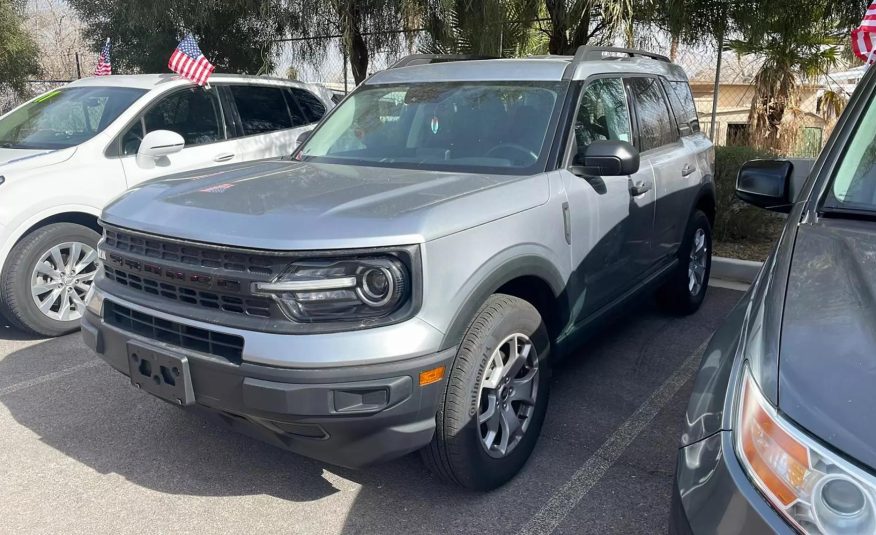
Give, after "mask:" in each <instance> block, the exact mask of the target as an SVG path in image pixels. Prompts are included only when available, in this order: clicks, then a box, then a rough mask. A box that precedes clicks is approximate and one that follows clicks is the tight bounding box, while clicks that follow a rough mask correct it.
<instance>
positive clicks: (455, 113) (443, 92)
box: [297, 82, 566, 174]
mask: <svg viewBox="0 0 876 535" xmlns="http://www.w3.org/2000/svg"><path fill="white" fill-rule="evenodd" d="M565 87H566V84H564V83H563V82H501V83H499V82H466V83H464V84H462V83H418V84H406V85H397V86H382V85H381V86H374V87H368V86H365V87H364V88H362V89H359V90H357V91H356V92H355V93H353V94H352V95H350V97H349V98H347V99H346V100H345V101H344V102H343V103H342V104H341V105H340V107H339V108H338V109H337V110H335V111H334V112H333V113H332V114H331V116H329V117H328V118H327V119H326V121H325V122H324V123H323V124H322V125H321V126H320V127H319V128H318V129H317V130H316V132H315V133H314V134H313V136H311V138H310V139H309V140H308V141H307V142H306V144H305V145H304V147H303V148H302V150H301V151H300V152H299V153H298V155H297V158H298V159H301V160H305V161H316V162H328V163H344V164H351V165H371V166H384V167H398V168H416V169H434V170H450V171H462V172H495V173H505V174H530V173H534V172H536V170H537V169H538V167H540V166H542V165H543V163H544V159H545V158H546V153H547V152H548V151H547V147H546V145H547V143H548V142H549V139H550V136H549V135H548V134H549V132H551V125H552V124H554V121H553V120H552V119H553V117H554V115H555V114H556V112H557V108H559V106H558V105H557V104H558V103H559V102H562V98H563V95H562V92H563V91H564V90H565Z"/></svg>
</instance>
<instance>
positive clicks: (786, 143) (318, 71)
mask: <svg viewBox="0 0 876 535" xmlns="http://www.w3.org/2000/svg"><path fill="white" fill-rule="evenodd" d="M535 26H536V25H535V24H534V25H533V30H532V32H533V36H534V37H533V40H532V42H531V43H530V44H529V46H528V50H520V51H518V54H519V55H531V54H541V53H544V52H546V50H542V49H543V48H545V47H546V41H544V37H543V36H544V33H543V32H541V31H539V30H538V29H537V28H536V27H535ZM393 34H394V36H395V39H394V40H393V39H390V40H389V41H390V45H387V46H385V47H384V48H383V49H380V50H371V51H370V55H369V63H368V70H367V72H368V74H371V73H373V72H377V71H379V70H383V69H385V68H387V67H389V66H390V65H392V64H393V63H394V62H395V61H397V60H398V59H399V58H401V57H403V56H405V55H407V54H412V53H417V52H419V51H420V50H422V48H423V45H424V42H425V39H426V35H425V34H424V33H423V32H422V31H411V32H401V31H399V32H393ZM384 37H385V36H384ZM383 41H384V42H385V41H387V39H383ZM608 44H612V43H608ZM613 44H618V43H613ZM639 46H640V47H642V48H645V49H647V50H650V51H653V52H658V53H661V54H665V55H667V56H669V57H671V58H672V60H673V61H674V62H675V63H677V64H679V65H680V66H681V67H683V68H684V70H685V72H687V74H688V77H689V79H690V85H691V90H692V92H693V97H694V100H695V102H696V106H697V110H698V113H699V119H700V124H701V126H702V129H703V131H704V132H706V133H707V134H708V135H709V136H710V137H711V138H712V140H713V141H714V143H715V145H716V146H756V147H758V148H767V149H768V150H771V151H772V152H774V153H776V154H778V155H781V156H789V157H810V158H814V157H815V156H817V155H818V153H819V151H820V150H821V148H822V147H823V145H824V143H825V142H826V141H827V138H828V137H829V135H830V132H831V131H832V130H833V127H834V125H835V124H836V122H837V119H838V118H839V115H840V114H841V112H842V109H843V108H844V106H845V103H847V102H848V99H849V97H850V96H851V94H852V92H853V91H854V88H855V86H856V85H857V83H858V82H859V81H860V79H861V78H862V77H863V75H864V68H863V67H858V68H848V69H843V68H839V69H836V70H835V71H834V72H825V73H823V74H822V75H820V76H815V77H811V78H805V79H798V80H797V85H796V87H795V88H794V89H793V91H792V94H791V95H789V96H788V98H786V99H779V100H777V99H775V98H774V97H773V98H770V99H766V98H764V97H763V95H762V92H761V91H759V90H758V84H757V81H758V74H759V73H760V71H761V69H762V67H763V64H764V58H762V57H757V56H738V55H736V54H735V53H733V52H728V51H724V52H723V53H721V54H719V53H718V50H719V48H720V47H719V45H718V43H714V44H713V45H702V46H697V47H686V46H673V45H672V42H671V39H669V38H668V36H665V35H660V34H659V33H657V34H654V35H650V36H648V41H647V43H639ZM77 56H78V55H77ZM76 59H77V60H78V59H79V58H78V57H77V58H76ZM275 64H276V69H275V71H274V72H273V73H272V74H273V75H274V76H279V77H284V78H290V79H295V80H300V81H303V82H310V83H317V84H321V85H323V86H325V87H327V88H329V89H331V90H333V91H335V92H338V93H346V92H348V91H351V90H352V89H353V88H354V87H355V85H356V84H355V81H354V77H353V73H352V69H351V67H350V61H349V58H348V57H347V55H346V54H345V52H344V48H343V46H342V43H341V37H340V36H339V35H329V36H321V37H311V38H291V39H282V40H279V49H278V54H277V57H276V62H275ZM77 67H78V68H77ZM89 67H90V66H89ZM85 68H86V66H84V65H83V66H79V65H78V62H77V63H74V64H71V66H70V69H72V72H74V73H77V71H78V74H74V75H73V76H74V77H76V76H78V75H83V74H84V75H87V72H90V71H85ZM65 83H67V82H66V81H64V80H34V81H31V82H29V83H28V84H27V88H26V91H25V92H24V93H23V94H15V93H14V92H12V91H11V90H10V89H9V88H8V87H4V86H3V85H2V84H0V113H5V112H7V111H9V110H10V109H12V108H13V107H15V106H16V105H18V104H20V103H22V102H24V101H25V100H27V99H29V98H32V97H33V96H36V95H38V94H40V93H42V92H45V91H49V90H51V89H55V88H57V87H60V86H62V85H64V84H65Z"/></svg>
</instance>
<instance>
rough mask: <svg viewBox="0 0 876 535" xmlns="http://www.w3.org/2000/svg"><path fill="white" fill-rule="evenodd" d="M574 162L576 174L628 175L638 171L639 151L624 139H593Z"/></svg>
mask: <svg viewBox="0 0 876 535" xmlns="http://www.w3.org/2000/svg"><path fill="white" fill-rule="evenodd" d="M574 163H575V165H573V166H572V167H570V168H569V171H570V172H571V173H572V174H574V175H577V176H628V175H632V174H635V173H638V172H639V165H640V160H639V151H637V150H636V149H635V147H633V146H632V145H630V144H629V143H627V142H626V141H594V142H593V143H591V144H590V145H588V146H587V148H586V149H585V150H584V153H583V154H579V155H578V156H577V157H576V158H575V162H574Z"/></svg>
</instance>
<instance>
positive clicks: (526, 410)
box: [422, 294, 550, 490]
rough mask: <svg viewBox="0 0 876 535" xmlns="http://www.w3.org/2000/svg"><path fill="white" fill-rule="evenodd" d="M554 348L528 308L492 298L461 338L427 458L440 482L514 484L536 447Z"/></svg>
mask: <svg viewBox="0 0 876 535" xmlns="http://www.w3.org/2000/svg"><path fill="white" fill-rule="evenodd" d="M549 349H550V341H549V338H548V334H547V330H546V328H545V325H544V323H543V322H542V318H541V315H540V314H539V313H538V311H537V310H536V309H535V307H533V306H532V305H531V304H530V303H528V302H526V301H524V300H522V299H519V298H517V297H512V296H508V295H501V294H496V295H493V296H491V297H490V298H489V299H488V300H487V302H486V304H485V305H484V306H483V307H482V308H481V310H480V312H479V314H478V316H477V317H476V318H475V320H474V321H473V322H472V324H471V326H470V327H469V330H468V332H467V333H466V335H465V337H464V338H463V341H462V343H461V344H460V346H459V350H458V352H457V355H456V359H455V360H454V362H453V366H452V368H451V370H450V374H449V377H448V380H447V387H446V390H445V393H444V396H443V397H442V400H441V405H440V407H439V410H438V415H437V419H436V430H435V437H434V438H433V439H432V443H431V444H430V445H429V446H427V447H426V448H425V449H424V450H423V452H422V456H423V460H424V461H425V463H426V465H427V466H428V467H429V468H430V470H432V472H434V473H435V474H437V475H438V476H439V477H441V478H443V479H445V480H447V481H450V482H453V483H456V484H458V485H461V486H463V487H467V488H470V489H476V490H490V489H494V488H496V487H499V486H501V485H503V484H504V483H506V482H508V481H509V480H510V479H511V478H513V477H514V476H515V475H516V474H517V472H519V471H520V469H521V468H522V467H523V465H524V464H525V463H526V461H527V459H529V456H530V454H531V453H532V450H533V449H534V448H535V444H536V442H537V441H538V436H539V433H540V432H541V425H542V422H543V421H544V416H545V411H546V410H547V404H548V386H549V383H548V376H549V370H548V362H547V356H548V352H549Z"/></svg>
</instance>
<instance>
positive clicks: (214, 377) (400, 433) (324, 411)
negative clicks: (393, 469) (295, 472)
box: [82, 311, 455, 468]
mask: <svg viewBox="0 0 876 535" xmlns="http://www.w3.org/2000/svg"><path fill="white" fill-rule="evenodd" d="M82 334H83V338H84V340H85V342H86V344H87V345H88V346H90V347H91V348H92V349H93V350H94V351H96V352H97V353H98V354H99V355H100V356H101V357H102V358H103V359H104V360H105V361H106V362H107V363H109V364H110V365H111V366H112V367H113V368H115V369H116V370H118V371H120V372H121V373H123V374H125V375H128V376H129V375H130V369H129V365H128V353H127V343H128V342H129V341H132V340H136V341H138V342H140V343H143V344H147V345H151V346H153V347H155V348H156V349H158V350H160V349H161V348H162V347H164V348H166V349H167V350H172V351H174V352H177V353H180V352H182V353H184V354H185V355H186V356H187V357H188V360H189V368H190V371H191V379H192V388H193V390H194V397H195V404H194V405H192V407H194V408H196V409H198V410H201V411H204V412H206V413H207V414H208V415H210V416H211V417H212V418H213V419H214V420H216V421H218V422H219V423H221V424H223V425H225V426H227V427H229V428H231V429H234V430H236V431H239V432H242V433H244V434H247V435H250V436H253V437H255V438H258V439H261V440H263V441H266V442H268V443H271V444H274V445H276V446H279V447H282V448H285V449H288V450H291V451H293V452H296V453H299V454H302V455H305V456H307V457H312V458H315V459H318V460H321V461H324V462H327V463H331V464H336V465H340V466H346V467H350V468H359V467H363V466H367V465H370V464H374V463H379V462H383V461H387V460H391V459H393V458H396V457H400V456H402V455H405V454H407V453H410V452H412V451H415V450H418V449H420V448H422V447H424V446H426V445H427V444H428V443H429V442H430V441H431V440H432V436H433V434H434V431H435V414H436V413H437V409H438V404H439V401H440V397H441V393H442V391H443V389H444V386H445V383H444V381H445V380H446V372H445V379H444V380H441V381H439V382H437V383H433V384H430V385H426V386H423V387H421V386H419V373H420V372H421V371H424V370H429V369H433V368H435V367H437V366H442V365H443V366H445V370H449V369H450V364H451V362H452V359H453V356H454V355H455V348H451V349H448V350H445V351H441V352H438V353H433V354H428V355H425V356H420V357H415V358H404V359H401V360H396V361H391V362H381V363H377V364H369V365H356V366H341V367H308V368H281V367H275V366H265V365H261V364H254V363H251V362H246V361H245V360H244V362H242V363H240V364H234V363H231V362H228V361H227V360H224V359H219V358H213V357H211V356H210V355H206V354H202V353H198V352H194V351H187V350H180V349H179V348H176V347H174V346H170V345H167V344H164V343H162V342H159V341H155V340H151V339H147V338H144V337H141V336H139V335H137V334H134V333H130V332H127V331H124V330H122V329H120V328H118V327H115V326H112V325H108V324H107V323H105V322H104V321H103V319H102V318H101V317H100V316H98V315H96V314H95V313H93V312H92V311H86V313H85V315H84V316H83V320H82ZM274 336H276V337H277V338H278V341H280V342H282V343H280V344H278V345H275V347H279V348H283V347H286V349H287V350H291V348H289V346H291V345H293V344H294V343H295V341H296V340H297V339H298V338H302V337H301V336H292V335H274ZM280 339H282V340H280Z"/></svg>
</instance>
